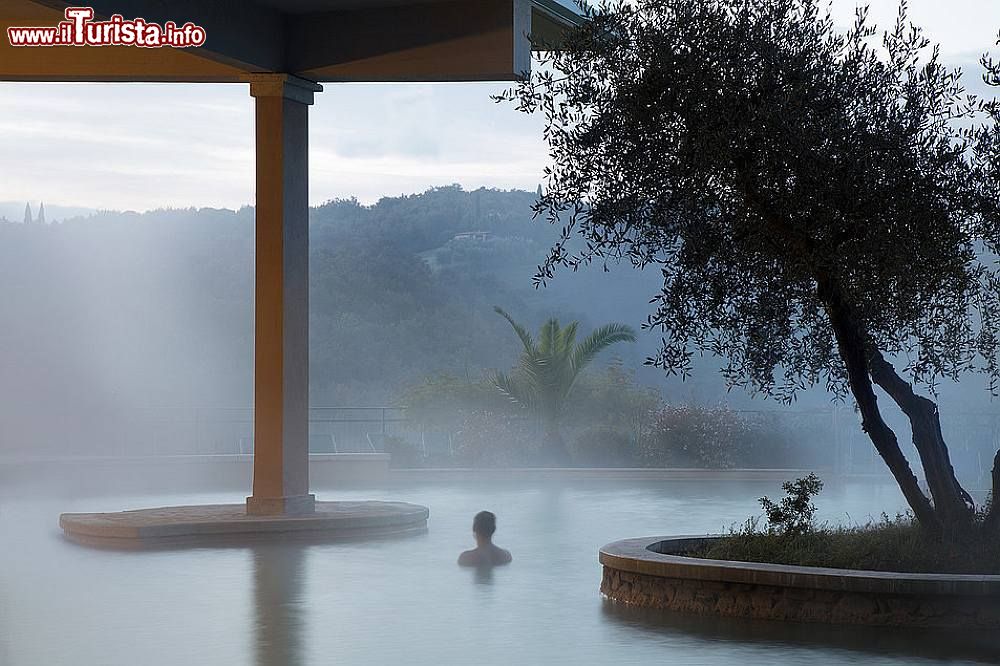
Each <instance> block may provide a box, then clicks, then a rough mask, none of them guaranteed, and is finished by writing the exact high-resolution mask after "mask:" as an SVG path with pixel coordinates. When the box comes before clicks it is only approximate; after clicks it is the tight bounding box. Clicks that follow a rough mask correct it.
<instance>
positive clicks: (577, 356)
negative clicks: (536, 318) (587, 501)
mask: <svg viewBox="0 0 1000 666" xmlns="http://www.w3.org/2000/svg"><path fill="white" fill-rule="evenodd" d="M494 309H495V310H496V312H497V314H499V315H500V316H501V317H503V318H504V319H506V320H507V321H508V322H509V323H510V325H511V328H513V329H514V332H515V333H516V334H517V337H518V338H520V340H521V344H522V345H523V346H524V351H523V352H522V353H521V358H520V360H519V361H518V365H517V368H515V370H514V371H513V372H511V373H510V374H506V373H503V372H498V373H497V374H496V375H494V377H493V383H494V385H495V386H496V387H497V388H498V389H499V390H500V391H501V392H502V393H503V394H505V395H506V396H507V397H508V398H510V399H511V401H513V402H514V403H515V404H517V405H519V406H520V407H522V408H524V409H526V410H528V411H529V412H531V413H532V414H533V415H534V416H536V417H537V418H538V419H539V421H541V423H542V426H543V428H544V433H545V444H546V447H547V449H548V453H549V455H550V457H551V458H552V462H559V463H564V462H566V461H568V460H569V451H568V450H567V449H566V444H565V443H564V442H563V438H562V433H561V432H560V424H561V421H562V416H563V411H564V409H565V407H566V403H567V402H568V400H569V397H570V394H571V393H572V391H573V386H574V385H575V384H576V380H577V378H578V377H579V376H580V372H581V371H582V370H583V369H584V368H585V367H587V365H588V364H589V363H590V362H591V361H593V360H594V358H595V357H596V356H597V355H598V354H599V353H600V352H601V351H602V350H604V349H606V348H607V347H610V346H611V345H613V344H615V343H618V342H635V331H634V330H633V329H632V328H631V327H630V326H626V325H625V324H618V323H612V324H607V325H605V326H601V327H600V328H598V329H595V330H594V331H593V332H592V333H591V334H590V335H588V336H587V337H586V338H585V339H584V340H583V341H582V342H580V343H579V344H578V343H577V342H576V332H577V328H578V327H579V324H580V322H576V321H574V322H572V323H570V324H569V325H567V326H566V327H565V328H560V326H559V320H557V319H554V318H553V319H549V320H548V321H547V322H545V323H544V324H542V328H541V330H540V331H539V333H538V342H537V343H536V342H535V340H533V339H532V337H531V333H529V332H528V330H527V329H526V328H524V326H522V325H521V324H518V323H517V322H516V321H514V319H513V318H512V317H511V316H510V315H509V314H507V313H506V312H505V311H504V310H503V309H502V308H500V307H496V308H494Z"/></svg>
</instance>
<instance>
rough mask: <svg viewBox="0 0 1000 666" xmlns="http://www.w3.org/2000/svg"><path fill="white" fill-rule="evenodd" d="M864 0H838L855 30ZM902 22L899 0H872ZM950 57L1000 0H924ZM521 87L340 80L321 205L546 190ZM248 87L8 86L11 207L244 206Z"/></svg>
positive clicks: (883, 16)
mask: <svg viewBox="0 0 1000 666" xmlns="http://www.w3.org/2000/svg"><path fill="white" fill-rule="evenodd" d="M857 4H858V3H857V2H856V1H855V0H833V10H834V16H835V18H836V20H837V21H838V23H840V24H841V25H844V26H846V25H848V24H849V23H850V22H851V20H852V18H853V12H854V9H855V7H856V5H857ZM870 4H871V15H872V18H873V19H874V20H875V21H876V22H877V23H878V24H879V25H880V26H886V27H888V26H890V25H891V23H892V21H893V19H894V17H895V14H896V11H897V7H898V3H897V2H896V1H895V0H871V2H870ZM910 15H911V18H912V20H913V21H914V22H915V23H917V24H918V25H921V26H923V27H925V28H926V31H927V33H928V35H929V36H930V37H931V38H932V39H934V40H935V41H937V42H939V43H940V44H941V47H942V53H943V55H944V58H945V60H946V61H947V62H949V63H950V64H954V65H957V66H962V67H963V68H964V69H965V70H966V71H967V72H968V73H969V74H970V75H973V76H970V78H977V77H978V74H979V71H978V65H977V61H978V58H979V56H980V55H981V54H982V53H983V52H984V51H986V50H989V49H993V50H994V52H1000V48H997V47H995V46H994V44H995V42H996V39H997V33H998V31H1000V0H947V1H944V0H911V2H910ZM507 86H508V84H504V83H495V84H482V83H476V84H470V83H465V84H393V85H389V84H327V85H326V86H325V91H324V92H323V93H321V94H319V95H317V97H316V104H315V106H313V107H312V109H311V112H310V132H311V138H310V165H311V176H310V200H311V203H313V204H319V203H322V202H324V201H328V200H330V199H335V198H350V197H355V198H357V199H358V200H360V201H361V202H363V203H373V202H374V201H377V200H378V199H379V198H380V197H383V196H397V195H400V194H411V193H416V192H422V191H424V190H426V189H427V188H429V187H433V186H438V185H448V184H451V183H459V184H461V185H463V186H464V187H466V188H467V189H474V188H477V187H480V186H487V187H498V188H515V187H516V188H521V189H527V190H534V189H535V188H536V187H537V186H538V184H539V183H540V182H541V181H542V172H543V169H544V167H545V165H546V163H547V151H546V146H545V144H544V142H543V141H542V137H541V129H542V123H541V118H539V117H531V116H526V115H524V114H520V113H517V112H516V111H515V110H514V108H513V107H512V106H511V105H506V104H501V105H498V104H495V103H494V102H493V101H492V100H491V99H490V96H491V95H493V94H496V93H498V92H500V91H502V90H504V89H505V88H506V87H507ZM251 102H252V100H251V98H250V96H249V91H248V90H247V87H246V86H245V85H206V84H199V85H181V84H40V83H31V84H28V83H0V136H2V137H3V140H2V141H0V174H3V177H2V178H0V202H17V203H20V205H21V206H22V208H23V202H25V201H30V202H32V207H33V208H35V209H37V204H38V202H39V201H45V203H46V205H47V207H50V208H51V207H52V205H53V204H62V205H66V206H81V207H87V208H97V209H114V210H137V211H143V210H149V209H153V208H159V207H189V206H194V207H206V206H207V207H218V208H238V207H240V206H242V205H245V204H251V203H252V202H253V198H254V191H253V105H252V103H251Z"/></svg>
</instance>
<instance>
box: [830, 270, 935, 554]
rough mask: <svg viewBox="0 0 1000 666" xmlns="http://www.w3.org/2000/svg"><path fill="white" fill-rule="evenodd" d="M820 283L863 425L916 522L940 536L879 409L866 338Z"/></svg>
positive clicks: (931, 510) (839, 299) (932, 513)
mask: <svg viewBox="0 0 1000 666" xmlns="http://www.w3.org/2000/svg"><path fill="white" fill-rule="evenodd" d="M818 283H819V297H820V300H822V301H823V303H824V304H825V305H826V309H827V314H828V315H829V317H830V324H831V326H832V327H833V331H834V335H835V336H836V339H837V349H838V350H839V352H840V357H841V359H842V360H843V361H844V366H845V367H846V369H847V379H848V384H849V386H850V388H851V393H852V394H854V399H855V400H856V401H857V404H858V410H859V411H860V412H861V425H862V428H863V429H864V431H865V432H866V433H867V434H868V437H869V439H871V441H872V444H874V445H875V450H876V451H878V453H879V455H880V456H882V459H883V460H884V461H885V464H886V466H887V467H888V468H889V471H890V472H891V473H892V476H893V478H895V479H896V483H897V484H899V488H900V490H901V491H902V492H903V497H905V498H906V502H907V503H908V504H909V505H910V508H911V509H912V510H913V515H914V516H915V517H916V519H917V521H919V523H920V525H921V526H922V527H923V528H924V529H926V530H927V531H928V532H930V533H931V534H933V535H935V536H940V535H941V534H943V532H944V525H943V523H942V522H941V519H940V517H939V516H938V514H937V512H936V511H935V510H934V507H933V506H932V505H931V502H930V500H929V499H928V498H927V496H926V495H925V494H924V492H923V491H922V490H921V489H920V484H919V483H918V481H917V477H916V476H914V474H913V470H911V469H910V464H909V463H908V462H907V460H906V456H904V455H903V452H902V450H901V449H900V448H899V442H898V440H897V439H896V433H894V432H893V431H892V429H891V428H890V427H889V426H888V424H886V422H885V420H884V419H883V418H882V414H881V412H880V411H879V408H878V398H877V397H876V395H875V390H874V387H873V386H872V382H871V377H870V376H869V366H868V353H867V351H866V350H867V348H868V344H867V340H866V339H865V336H864V334H863V333H862V331H861V329H860V326H859V325H858V322H857V321H855V319H854V316H853V315H852V312H851V308H850V306H849V305H848V304H847V303H846V302H845V300H844V298H843V297H842V295H841V294H840V293H839V290H837V289H836V288H835V287H834V286H833V285H832V284H831V283H830V282H829V281H822V280H819V281H818Z"/></svg>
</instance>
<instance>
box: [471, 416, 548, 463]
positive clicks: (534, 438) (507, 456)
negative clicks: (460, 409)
mask: <svg viewBox="0 0 1000 666" xmlns="http://www.w3.org/2000/svg"><path fill="white" fill-rule="evenodd" d="M538 442H539V437H538V433H537V431H536V429H535V428H534V427H533V425H532V424H531V423H529V422H528V421H526V420H525V419H524V418H518V417H517V416H513V415H511V414H508V413H503V412H491V411H487V410H479V411H474V412H471V413H469V414H467V415H466V416H465V418H464V419H463V421H462V424H461V426H460V427H459V429H458V431H457V432H455V434H454V437H453V444H454V463H455V464H457V465H458V466H461V467H526V466H530V465H532V464H534V463H535V462H536V461H537V459H538Z"/></svg>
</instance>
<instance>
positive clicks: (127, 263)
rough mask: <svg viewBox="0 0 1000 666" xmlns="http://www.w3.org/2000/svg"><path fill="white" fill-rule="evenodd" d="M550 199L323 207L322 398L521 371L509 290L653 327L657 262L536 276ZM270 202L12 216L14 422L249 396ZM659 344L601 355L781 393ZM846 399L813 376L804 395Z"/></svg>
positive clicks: (319, 230) (315, 318) (657, 381)
mask: <svg viewBox="0 0 1000 666" xmlns="http://www.w3.org/2000/svg"><path fill="white" fill-rule="evenodd" d="M534 199H535V194H534V193H529V192H523V191H498V190H485V189H481V190H477V191H474V192H465V191H463V190H462V189H461V188H459V187H457V186H452V187H443V188H436V189H433V190H429V191H427V192H425V193H423V194H419V195H413V196H405V197H398V198H385V199H382V200H381V201H379V202H378V203H377V204H376V205H373V206H362V205H359V204H358V203H357V202H354V201H335V202H330V203H328V204H325V205H323V206H319V207H317V208H314V209H312V211H311V239H312V249H311V267H310V271H311V364H312V386H311V391H312V396H311V399H312V404H313V405H314V406H359V405H360V406H369V405H387V404H393V403H394V402H395V401H396V400H397V399H398V396H399V394H400V393H401V391H402V390H403V389H404V388H405V387H406V386H408V385H412V384H413V383H415V382H419V381H421V380H422V379H423V378H426V377H428V376H433V375H436V374H441V373H447V374H451V375H455V376H459V377H468V378H470V379H473V380H475V379H478V378H480V377H481V376H482V375H483V373H484V372H486V371H489V370H490V369H496V368H508V367H510V366H511V365H512V364H513V363H514V361H515V358H516V355H517V352H518V343H517V340H516V338H515V337H514V336H513V334H512V332H511V331H510V328H509V326H508V325H507V323H506V322H504V321H503V320H502V319H501V318H500V317H498V316H497V315H496V314H495V313H494V312H493V306H494V305H500V306H502V307H503V308H505V309H506V310H508V311H509V312H511V313H512V315H513V316H515V318H517V319H519V320H520V321H522V322H524V323H525V324H526V325H528V326H529V327H532V328H534V327H537V326H538V325H539V324H540V323H541V322H542V321H544V320H545V319H546V318H548V317H550V316H557V317H559V318H560V319H561V320H563V321H564V322H566V321H570V320H574V319H578V320H580V322H581V326H582V329H583V330H584V331H586V330H589V329H590V328H592V327H594V326H598V325H601V324H604V323H606V322H609V321H621V322H624V323H627V324H629V325H631V326H633V327H634V328H636V329H638V328H640V326H641V324H642V322H643V321H644V320H645V318H646V316H647V315H648V314H649V310H650V307H651V306H650V305H649V303H648V302H649V299H650V298H652V297H653V296H654V295H655V294H656V292H657V290H658V288H659V284H660V280H659V275H658V273H657V272H656V271H655V270H652V271H644V272H640V271H636V270H635V269H633V268H632V267H631V266H624V265H623V266H609V267H608V268H609V271H608V272H605V271H604V270H602V267H600V266H595V267H592V268H590V269H588V270H583V271H580V272H577V273H572V272H569V271H563V272H561V273H559V274H557V276H556V279H555V280H554V281H552V282H551V283H550V284H549V285H548V286H546V287H543V288H539V289H536V288H535V287H534V286H533V285H532V276H533V275H534V272H535V268H536V266H537V265H538V263H539V262H540V261H541V260H542V259H543V257H544V255H545V252H546V250H547V249H548V247H549V245H550V244H551V242H552V240H553V239H554V238H555V237H556V235H557V230H556V229H555V228H553V227H552V226H550V225H548V224H545V223H544V222H541V221H532V220H531V211H530V206H531V204H532V202H533V201H534ZM33 208H34V207H33ZM48 210H49V208H48V206H47V207H46V213H47V215H48ZM252 216H253V211H252V209H250V208H243V209H241V210H238V211H232V210H216V209H198V210H195V209H188V210H158V211H152V212H149V213H144V214H136V213H110V212H102V213H95V214H93V215H90V216H87V217H80V218H74V219H67V220H65V221H62V222H59V223H54V224H52V223H50V224H46V225H39V224H32V225H24V224H22V223H21V222H20V221H18V222H2V223H0V281H2V284H3V293H4V294H5V299H4V307H3V308H0V419H3V422H4V423H5V425H6V428H7V429H8V431H10V429H11V427H12V425H13V424H18V423H20V426H19V427H15V428H14V430H15V431H16V430H17V429H19V428H28V427H29V425H30V428H32V429H33V430H37V429H38V428H39V427H40V426H39V424H42V426H44V424H45V423H46V422H47V420H48V419H46V418H45V417H44V416H41V415H44V414H59V415H61V416H60V418H70V417H71V415H73V414H87V415H90V416H92V417H93V418H99V417H97V416H94V415H99V414H101V413H102V411H104V410H109V409H115V408H165V407H184V408H192V407H199V408H230V407H235V408H246V407H249V406H250V404H251V397H252V396H251V391H252V331H253V322H252V313H253V303H252V301H253V236H252ZM658 342H659V336H658V335H657V333H656V332H655V331H641V332H640V341H639V342H638V343H637V344H634V345H619V346H617V347H615V348H614V349H613V350H611V351H610V352H608V354H607V356H606V358H603V359H600V360H599V361H598V363H597V364H596V365H597V366H599V367H600V366H604V365H606V364H607V363H608V362H610V361H611V360H612V359H614V358H618V359H620V360H621V361H622V363H623V364H624V366H625V367H626V368H634V369H635V370H636V377H637V380H638V381H639V382H640V383H642V384H646V385H650V386H656V387H658V388H660V389H661V390H662V392H663V395H664V397H665V398H666V399H667V400H668V401H671V402H678V403H680V402H684V403H688V402H694V403H700V404H719V403H725V404H728V405H730V406H733V407H736V408H749V409H780V408H782V406H781V405H778V404H777V403H775V402H774V401H763V400H761V399H751V398H750V397H749V396H747V395H746V394H744V393H743V392H741V391H733V392H727V391H726V389H725V386H724V384H723V382H722V379H721V377H720V376H719V375H718V372H717V368H718V365H719V364H718V362H717V361H716V360H714V359H703V360H699V361H698V363H697V364H696V368H695V372H694V374H693V377H692V378H691V379H690V380H689V381H687V382H681V381H680V380H679V379H677V378H667V377H665V376H664V374H663V373H662V371H660V370H658V369H655V368H649V367H643V365H642V363H643V360H644V359H645V358H646V357H647V356H649V355H651V354H652V353H653V352H654V351H655V349H656V347H657V345H658ZM943 399H944V403H945V406H946V407H947V406H948V405H953V406H960V407H961V408H963V409H991V410H995V409H996V403H995V402H991V401H990V398H989V396H988V394H987V393H986V392H985V391H983V390H982V389H981V382H980V381H979V380H978V378H976V377H969V378H968V379H967V380H965V381H963V384H962V387H961V390H960V391H959V390H957V389H956V388H955V387H945V389H944V394H943ZM829 401H830V398H829V396H828V395H827V394H826V393H825V392H823V391H821V390H813V391H810V392H807V393H805V394H803V395H802V396H801V398H800V400H799V402H798V404H797V405H795V408H799V409H801V408H807V407H822V408H825V407H827V406H828V405H829ZM29 417H30V420H31V423H30V424H29V423H27V422H26V420H27V419H29Z"/></svg>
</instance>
